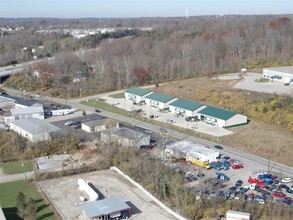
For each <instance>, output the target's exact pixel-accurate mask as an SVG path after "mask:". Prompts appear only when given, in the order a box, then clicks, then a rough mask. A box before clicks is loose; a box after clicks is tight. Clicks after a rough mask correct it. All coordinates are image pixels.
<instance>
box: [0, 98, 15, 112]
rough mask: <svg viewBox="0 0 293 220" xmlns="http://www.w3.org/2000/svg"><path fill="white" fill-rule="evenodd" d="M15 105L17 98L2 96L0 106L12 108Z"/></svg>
mask: <svg viewBox="0 0 293 220" xmlns="http://www.w3.org/2000/svg"><path fill="white" fill-rule="evenodd" d="M14 105H15V100H14V99H10V98H6V97H3V96H0V108H1V109H4V108H12V107H13V106H14Z"/></svg>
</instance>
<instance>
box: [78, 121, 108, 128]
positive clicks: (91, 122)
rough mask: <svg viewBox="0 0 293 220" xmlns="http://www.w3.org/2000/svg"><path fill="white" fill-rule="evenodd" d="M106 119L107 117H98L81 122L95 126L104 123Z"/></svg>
mask: <svg viewBox="0 0 293 220" xmlns="http://www.w3.org/2000/svg"><path fill="white" fill-rule="evenodd" d="M106 121H107V119H100V120H92V121H85V122H82V124H84V125H86V126H89V127H95V126H100V125H104V124H105V122H106Z"/></svg>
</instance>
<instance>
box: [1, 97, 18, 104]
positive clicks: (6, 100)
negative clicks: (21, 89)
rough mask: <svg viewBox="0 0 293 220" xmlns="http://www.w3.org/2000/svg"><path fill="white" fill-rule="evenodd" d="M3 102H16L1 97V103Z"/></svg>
mask: <svg viewBox="0 0 293 220" xmlns="http://www.w3.org/2000/svg"><path fill="white" fill-rule="evenodd" d="M2 102H15V100H14V99H11V98H6V97H4V96H0V103H2Z"/></svg>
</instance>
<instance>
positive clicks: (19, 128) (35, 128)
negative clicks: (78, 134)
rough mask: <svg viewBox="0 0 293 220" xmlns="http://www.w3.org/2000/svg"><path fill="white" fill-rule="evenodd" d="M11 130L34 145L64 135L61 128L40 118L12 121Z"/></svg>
mask: <svg viewBox="0 0 293 220" xmlns="http://www.w3.org/2000/svg"><path fill="white" fill-rule="evenodd" d="M10 130H13V131H15V132H17V133H18V134H20V135H21V136H23V137H25V138H27V139H28V140H29V141H31V142H33V143H36V142H39V141H48V140H51V139H52V138H54V137H57V136H60V135H61V134H62V132H61V129H60V128H58V127H56V126H54V125H52V124H50V123H48V122H46V121H45V120H40V119H38V118H30V119H23V120H17V121H12V122H11V123H10Z"/></svg>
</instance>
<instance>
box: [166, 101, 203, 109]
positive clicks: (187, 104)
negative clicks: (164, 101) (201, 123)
mask: <svg viewBox="0 0 293 220" xmlns="http://www.w3.org/2000/svg"><path fill="white" fill-rule="evenodd" d="M170 105H171V106H175V107H178V108H182V109H186V110H189V111H194V110H196V109H198V108H199V107H201V106H202V104H200V103H197V102H193V101H189V100H185V99H177V100H176V101H175V102H172V103H171V104H170Z"/></svg>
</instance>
